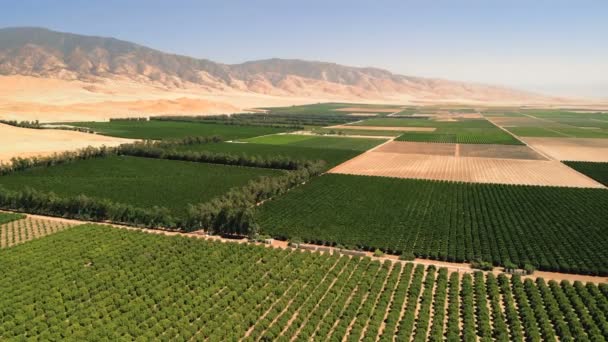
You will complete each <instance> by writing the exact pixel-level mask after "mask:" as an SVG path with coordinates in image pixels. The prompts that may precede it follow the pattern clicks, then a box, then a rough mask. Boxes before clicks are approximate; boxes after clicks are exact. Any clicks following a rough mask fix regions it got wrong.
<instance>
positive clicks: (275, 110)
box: [260, 103, 402, 115]
mask: <svg viewBox="0 0 608 342" xmlns="http://www.w3.org/2000/svg"><path fill="white" fill-rule="evenodd" d="M400 108H402V106H398V105H385V104H377V105H376V104H360V103H318V104H310V105H302V106H290V107H266V108H260V109H263V110H266V111H267V112H268V113H270V114H310V115H319V114H336V113H349V112H353V113H358V112H365V113H378V114H382V113H385V114H386V113H392V112H396V111H398V110H399V109H400Z"/></svg>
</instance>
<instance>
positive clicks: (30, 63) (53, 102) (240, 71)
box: [0, 28, 559, 119]
mask: <svg viewBox="0 0 608 342" xmlns="http://www.w3.org/2000/svg"><path fill="white" fill-rule="evenodd" d="M193 44H204V43H201V42H193ZM404 58H407V56H404ZM0 75H1V76H0V96H2V97H3V98H4V99H6V100H7V103H4V104H0V114H3V115H4V116H6V115H8V114H9V113H13V114H14V113H22V114H28V115H34V116H35V115H36V114H33V113H39V116H40V113H59V112H62V113H64V114H65V113H67V112H74V113H94V112H97V111H104V115H106V116H114V115H116V116H118V115H124V114H125V113H135V112H138V111H141V112H143V113H150V112H163V113H169V112H176V113H183V112H231V111H238V110H242V109H244V108H247V107H252V106H260V105H277V104H281V105H284V104H296V103H310V102H316V101H360V102H364V101H366V102H370V101H373V102H391V103H412V102H416V101H427V102H432V101H441V102H472V103H495V104H504V103H511V104H513V103H517V104H519V103H528V104H530V103H548V102H552V101H559V99H556V98H550V97H547V96H541V95H537V94H532V93H529V92H524V91H518V90H514V89H509V88H505V87H500V86H489V85H480V84H471V83H464V82H457V81H447V80H441V79H429V78H421V77H411V76H403V75H397V74H393V73H391V72H389V71H386V70H382V69H377V68H356V67H348V66H343V65H339V64H334V63H325V62H311V61H303V60H285V59H268V60H260V61H251V62H246V63H242V64H232V65H229V64H222V63H217V62H213V61H210V60H206V59H196V58H191V57H187V56H180V55H175V54H170V53H165V52H161V51H158V50H154V49H151V48H148V47H145V46H141V45H137V44H134V43H130V42H126V41H122V40H118V39H114V38H102V37H92V36H83V35H77V34H71V33H61V32H55V31H50V30H47V29H42V28H5V29H0ZM109 111H112V112H115V113H111V114H106V113H108V112H109ZM14 115H17V114H14ZM104 117H105V116H104ZM68 119H69V118H68Z"/></svg>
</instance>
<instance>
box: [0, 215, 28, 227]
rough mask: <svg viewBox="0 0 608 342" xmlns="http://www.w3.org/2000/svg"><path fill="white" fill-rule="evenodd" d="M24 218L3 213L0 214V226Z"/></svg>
mask: <svg viewBox="0 0 608 342" xmlns="http://www.w3.org/2000/svg"><path fill="white" fill-rule="evenodd" d="M24 217H25V216H24V215H22V214H13V213H3V212H0V225H1V224H5V223H8V222H11V221H15V220H20V219H22V218H24Z"/></svg>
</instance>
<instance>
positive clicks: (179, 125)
mask: <svg viewBox="0 0 608 342" xmlns="http://www.w3.org/2000/svg"><path fill="white" fill-rule="evenodd" d="M70 125H73V126H78V127H88V128H90V129H92V130H94V131H95V132H98V133H99V134H103V135H109V136H113V137H120V138H131V139H154V140H160V139H167V138H180V137H187V136H212V135H217V136H220V137H222V138H223V139H225V140H231V139H242V138H249V137H256V136H260V135H265V134H274V133H280V132H285V131H286V129H283V128H273V127H262V126H239V125H221V124H213V123H200V122H178V121H160V120H151V121H111V122H77V123H70Z"/></svg>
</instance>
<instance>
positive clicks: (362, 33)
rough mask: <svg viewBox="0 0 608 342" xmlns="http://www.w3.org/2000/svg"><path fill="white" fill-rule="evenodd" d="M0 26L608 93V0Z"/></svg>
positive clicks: (12, 6) (90, 9)
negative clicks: (36, 28) (34, 28)
mask: <svg viewBox="0 0 608 342" xmlns="http://www.w3.org/2000/svg"><path fill="white" fill-rule="evenodd" d="M0 5H2V8H3V10H2V11H0V27H14V26H38V27H46V28H49V29H53V30H58V31H64V32H72V33H79V34H88V35H98V36H109V37H115V38H119V39H123V40H128V41H132V42H136V43H139V44H142V45H146V46H149V47H152V48H155V49H159V50H162V51H167V52H172V53H177V54H184V55H189V56H192V57H199V58H207V59H211V60H214V61H217V62H222V63H240V62H244V61H248V60H256V59H265V58H275V57H276V58H298V59H306V60H317V61H328V62H335V63H340V64H345V65H351V66H374V67H380V68H384V69H388V70H390V71H392V72H395V73H399V74H404V75H411V76H423V77H437V78H444V79H453V80H460V81H472V82H479V83H487V84H498V85H506V86H511V87H515V88H520V89H527V90H533V91H538V92H542V93H546V94H555V95H570V96H588V97H602V98H608V0H598V1H591V0H571V1H563V0H553V1H548V0H527V1H522V0H502V1H498V0H470V1H467V0H445V1H440V0H427V1H424V0H418V1H408V0H401V1H388V0H387V1H383V0H376V1H373V0H368V1H358V0H350V1H343V0H324V1H317V0H301V1H292V0H282V1H278V0H273V1H270V0H268V1H265V0H258V1H252V0H250V1H245V0H243V1H231V0H220V1H202V0H199V1H196V0H173V1H169V0H166V1H159V0H104V1H93V0H91V1H82V0H78V1H77V0H38V1H33V0H19V1H17V0H0Z"/></svg>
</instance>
